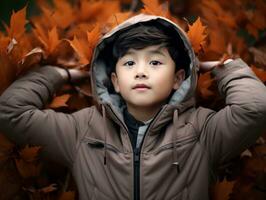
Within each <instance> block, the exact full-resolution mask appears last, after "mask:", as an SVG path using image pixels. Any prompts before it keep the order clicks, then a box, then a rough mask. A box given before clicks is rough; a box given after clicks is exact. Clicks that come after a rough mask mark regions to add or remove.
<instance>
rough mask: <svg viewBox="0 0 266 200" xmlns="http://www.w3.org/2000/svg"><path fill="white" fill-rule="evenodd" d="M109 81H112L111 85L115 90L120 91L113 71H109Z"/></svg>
mask: <svg viewBox="0 0 266 200" xmlns="http://www.w3.org/2000/svg"><path fill="white" fill-rule="evenodd" d="M111 81H112V83H113V86H114V88H115V91H116V92H117V93H119V92H120V88H119V84H118V79H117V75H116V73H115V72H112V73H111Z"/></svg>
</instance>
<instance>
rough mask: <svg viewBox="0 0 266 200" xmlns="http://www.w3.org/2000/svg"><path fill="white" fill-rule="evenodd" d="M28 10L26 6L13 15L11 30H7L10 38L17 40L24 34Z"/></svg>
mask: <svg viewBox="0 0 266 200" xmlns="http://www.w3.org/2000/svg"><path fill="white" fill-rule="evenodd" d="M26 9H27V7H26V6H25V7H24V8H22V9H21V10H19V11H18V12H14V11H13V13H12V15H11V19H10V28H8V27H6V28H7V32H8V35H9V37H10V38H16V39H17V40H18V39H19V38H20V37H21V36H22V35H23V34H24V32H25V25H26V23H27V20H26Z"/></svg>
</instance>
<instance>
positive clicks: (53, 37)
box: [48, 27, 59, 53]
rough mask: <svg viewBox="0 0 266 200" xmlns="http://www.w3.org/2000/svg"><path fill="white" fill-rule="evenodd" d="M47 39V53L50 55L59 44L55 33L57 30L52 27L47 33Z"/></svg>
mask: <svg viewBox="0 0 266 200" xmlns="http://www.w3.org/2000/svg"><path fill="white" fill-rule="evenodd" d="M48 39H49V43H48V44H49V48H48V52H49V53H51V52H53V50H54V49H55V47H56V46H57V45H58V44H59V37H58V33H57V28H56V27H53V29H52V30H51V31H49V32H48Z"/></svg>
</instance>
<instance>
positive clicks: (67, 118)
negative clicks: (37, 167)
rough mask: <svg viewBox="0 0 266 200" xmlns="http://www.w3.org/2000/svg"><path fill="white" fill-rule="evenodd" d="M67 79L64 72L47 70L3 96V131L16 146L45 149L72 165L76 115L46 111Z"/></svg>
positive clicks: (0, 102) (34, 73)
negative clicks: (34, 146) (50, 101)
mask: <svg viewBox="0 0 266 200" xmlns="http://www.w3.org/2000/svg"><path fill="white" fill-rule="evenodd" d="M74 71H75V70H74ZM76 74H77V73H76ZM74 77H75V78H78V76H77V75H76V76H74ZM67 79H68V74H67V72H66V71H65V70H64V69H60V68H57V67H51V66H45V67H41V68H39V69H37V70H34V71H31V72H30V73H28V74H27V75H25V76H24V77H22V78H20V79H18V80H17V81H15V82H14V83H13V84H12V85H11V86H10V87H9V88H8V89H7V90H6V91H5V92H4V93H3V94H2V95H1V96H0V113H1V114H0V131H1V132H4V133H5V134H6V135H7V136H8V137H9V138H11V139H12V140H14V141H15V142H16V143H19V144H26V143H27V144H34V145H41V146H42V147H43V150H44V152H45V153H48V154H49V157H51V158H53V159H54V160H59V161H61V162H62V163H64V164H66V165H71V163H72V160H73V153H74V147H75V142H76V134H77V130H76V128H77V127H76V120H75V118H74V117H73V115H69V114H63V113H58V112H54V111H53V110H51V109H44V107H45V105H46V104H47V102H48V101H49V100H50V99H51V98H52V96H53V94H54V92H55V91H56V90H57V89H58V88H60V87H61V86H62V84H63V83H65V82H66V81H67Z"/></svg>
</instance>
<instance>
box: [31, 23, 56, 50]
mask: <svg viewBox="0 0 266 200" xmlns="http://www.w3.org/2000/svg"><path fill="white" fill-rule="evenodd" d="M34 27H35V28H34V29H33V33H34V34H35V36H36V37H37V38H38V40H39V41H40V42H41V43H42V44H43V45H44V47H45V50H46V52H47V54H48V55H49V54H51V53H52V52H53V51H54V49H55V48H56V46H57V45H58V44H59V43H60V40H59V36H58V32H57V27H56V26H55V27H53V28H52V29H51V30H49V31H48V33H46V32H45V30H44V28H43V27H42V26H41V25H40V24H34Z"/></svg>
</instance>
